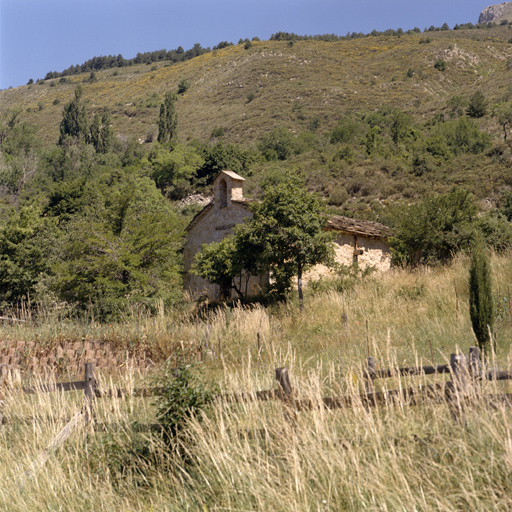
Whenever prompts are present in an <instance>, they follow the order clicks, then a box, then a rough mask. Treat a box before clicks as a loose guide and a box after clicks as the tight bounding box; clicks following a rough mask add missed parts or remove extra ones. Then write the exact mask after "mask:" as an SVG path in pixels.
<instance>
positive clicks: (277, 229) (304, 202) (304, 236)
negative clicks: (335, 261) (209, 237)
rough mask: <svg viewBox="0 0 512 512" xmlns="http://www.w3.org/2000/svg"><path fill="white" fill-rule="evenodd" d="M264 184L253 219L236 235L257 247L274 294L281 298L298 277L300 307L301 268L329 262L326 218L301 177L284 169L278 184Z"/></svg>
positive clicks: (330, 257) (301, 301) (330, 247)
mask: <svg viewBox="0 0 512 512" xmlns="http://www.w3.org/2000/svg"><path fill="white" fill-rule="evenodd" d="M263 186H264V195H263V200H262V202H261V203H258V204H255V205H254V207H253V211H254V216H253V218H252V219H251V221H250V222H249V223H248V224H246V225H242V226H241V228H240V230H239V234H238V236H239V237H245V239H246V240H248V241H250V242H251V244H252V246H253V248H254V247H258V246H259V248H260V251H261V252H260V257H259V260H260V261H261V263H262V266H263V267H264V268H266V269H267V270H268V272H269V273H270V276H271V281H272V282H271V291H272V292H274V294H275V295H276V296H277V297H279V298H282V297H284V295H285V293H286V292H288V291H289V290H290V288H291V284H292V279H293V277H294V276H297V288H298V292H299V301H300V304H301V308H302V303H303V290H302V276H303V273H304V271H305V270H306V269H307V268H308V267H309V266H312V265H316V264H318V263H326V264H330V263H331V261H332V246H331V244H330V241H331V239H332V237H331V235H330V233H327V232H326V231H324V230H323V228H324V227H325V224H326V221H327V219H326V217H324V216H323V215H322V206H321V204H320V201H319V199H318V198H317V197H316V196H315V195H313V194H310V193H309V192H308V191H307V189H306V187H305V184H304V179H303V177H302V176H300V175H299V176H297V175H296V174H294V173H293V172H292V171H287V172H286V173H285V174H284V175H283V178H282V179H281V181H280V182H279V183H277V184H275V185H274V186H265V184H263Z"/></svg>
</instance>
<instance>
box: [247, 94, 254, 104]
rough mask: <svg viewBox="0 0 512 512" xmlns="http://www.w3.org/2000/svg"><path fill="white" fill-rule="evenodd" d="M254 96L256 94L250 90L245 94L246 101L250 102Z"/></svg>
mask: <svg viewBox="0 0 512 512" xmlns="http://www.w3.org/2000/svg"><path fill="white" fill-rule="evenodd" d="M254 98H256V94H254V93H253V92H250V93H249V94H248V95H247V103H251V101H252V100H253V99H254Z"/></svg>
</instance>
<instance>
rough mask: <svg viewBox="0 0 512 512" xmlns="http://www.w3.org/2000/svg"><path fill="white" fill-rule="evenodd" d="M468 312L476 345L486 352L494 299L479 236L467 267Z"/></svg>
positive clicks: (488, 267) (488, 268) (491, 330)
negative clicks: (469, 265)
mask: <svg viewBox="0 0 512 512" xmlns="http://www.w3.org/2000/svg"><path fill="white" fill-rule="evenodd" d="M469 313H470V316H471V325H472V326H473V332H474V333H475V336H476V339H477V341H478V346H479V347H480V350H481V351H482V353H483V354H486V353H488V352H489V345H490V342H491V335H492V332H493V327H494V300H493V297H492V279H491V266H490V262H489V255H488V254H487V251H486V248H485V245H484V242H483V241H482V240H481V239H480V237H477V239H476V242H475V245H474V247H473V255H472V258H471V267H470V269H469Z"/></svg>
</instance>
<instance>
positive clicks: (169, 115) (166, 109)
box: [158, 91, 178, 143]
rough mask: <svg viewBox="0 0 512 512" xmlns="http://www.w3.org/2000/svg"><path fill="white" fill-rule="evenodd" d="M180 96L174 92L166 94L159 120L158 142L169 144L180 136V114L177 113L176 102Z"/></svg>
mask: <svg viewBox="0 0 512 512" xmlns="http://www.w3.org/2000/svg"><path fill="white" fill-rule="evenodd" d="M177 101H178V95H177V94H176V93H175V92H173V91H168V92H167V93H166V94H165V97H164V102H163V103H162V104H161V105H160V116H159V118H158V142H160V143H162V142H168V141H172V140H174V139H176V137H177V136H178V114H177V113H176V102H177Z"/></svg>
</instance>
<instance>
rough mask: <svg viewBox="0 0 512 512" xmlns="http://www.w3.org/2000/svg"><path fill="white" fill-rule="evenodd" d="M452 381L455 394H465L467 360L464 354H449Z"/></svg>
mask: <svg viewBox="0 0 512 512" xmlns="http://www.w3.org/2000/svg"><path fill="white" fill-rule="evenodd" d="M450 366H451V369H452V382H453V388H454V391H456V393H457V394H461V395H465V394H466V392H467V385H468V362H467V359H466V356H465V355H464V354H450Z"/></svg>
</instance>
